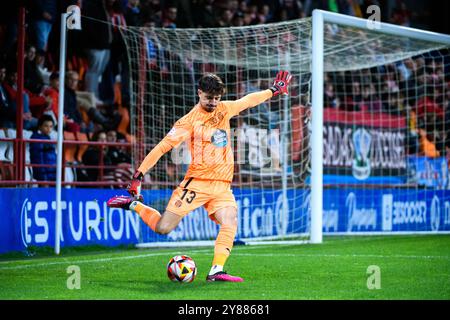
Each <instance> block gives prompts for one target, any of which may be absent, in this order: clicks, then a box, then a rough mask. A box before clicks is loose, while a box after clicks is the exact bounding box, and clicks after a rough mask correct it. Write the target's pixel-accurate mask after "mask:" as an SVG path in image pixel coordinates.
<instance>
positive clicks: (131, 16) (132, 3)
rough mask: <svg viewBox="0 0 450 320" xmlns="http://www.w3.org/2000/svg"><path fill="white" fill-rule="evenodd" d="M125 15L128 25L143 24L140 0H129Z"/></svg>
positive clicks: (136, 25)
mask: <svg viewBox="0 0 450 320" xmlns="http://www.w3.org/2000/svg"><path fill="white" fill-rule="evenodd" d="M124 16H125V20H126V22H127V25H128V26H130V27H138V26H142V24H143V23H142V11H141V8H140V3H139V0H128V3H127V7H126V8H125V13H124Z"/></svg>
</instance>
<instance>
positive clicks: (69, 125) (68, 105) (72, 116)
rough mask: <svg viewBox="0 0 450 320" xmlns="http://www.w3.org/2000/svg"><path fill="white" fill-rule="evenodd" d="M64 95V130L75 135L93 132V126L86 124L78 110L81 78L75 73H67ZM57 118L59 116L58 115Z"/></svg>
mask: <svg viewBox="0 0 450 320" xmlns="http://www.w3.org/2000/svg"><path fill="white" fill-rule="evenodd" d="M65 80H66V81H65V89H64V91H65V94H64V130H66V131H70V132H73V133H76V132H80V131H81V132H84V133H90V132H92V131H93V125H92V124H86V123H85V122H84V121H83V117H82V115H81V113H80V111H79V110H78V104H77V94H76V90H78V81H79V76H78V73H76V72H75V71H69V72H67V73H66V79H65ZM56 116H57V115H56Z"/></svg>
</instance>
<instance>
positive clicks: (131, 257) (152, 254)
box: [0, 250, 211, 271]
mask: <svg viewBox="0 0 450 320" xmlns="http://www.w3.org/2000/svg"><path fill="white" fill-rule="evenodd" d="M207 251H211V250H195V251H190V253H202V252H207ZM170 254H171V253H170V252H160V253H147V254H140V255H133V256H121V257H113V258H99V259H84V260H78V261H72V260H69V259H67V258H66V259H67V260H65V261H55V262H45V263H35V264H33V263H29V264H23V265H19V266H6V267H2V266H0V271H1V270H16V269H25V268H34V267H48V266H53V265H61V264H69V263H70V264H81V263H96V262H111V261H116V260H131V259H141V258H147V257H155V256H163V255H170ZM5 263H13V262H12V261H8V262H2V264H5Z"/></svg>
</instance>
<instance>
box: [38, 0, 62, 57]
mask: <svg viewBox="0 0 450 320" xmlns="http://www.w3.org/2000/svg"><path fill="white" fill-rule="evenodd" d="M57 14H58V1H57V0H36V1H33V6H32V9H31V16H32V18H33V23H32V26H33V27H32V30H34V33H35V38H36V39H35V41H36V47H37V49H40V50H47V42H48V37H49V34H50V31H51V30H52V27H53V24H54V22H55V19H56V17H57Z"/></svg>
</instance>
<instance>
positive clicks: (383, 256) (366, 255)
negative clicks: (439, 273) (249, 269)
mask: <svg viewBox="0 0 450 320" xmlns="http://www.w3.org/2000/svg"><path fill="white" fill-rule="evenodd" d="M239 255H240V256H259V257H277V256H279V257H325V258H397V259H443V260H450V256H407V255H378V254H303V253H299V254H294V253H285V254H283V253H277V254H272V253H239Z"/></svg>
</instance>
